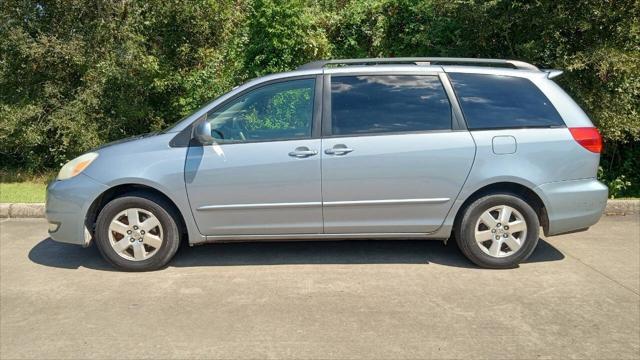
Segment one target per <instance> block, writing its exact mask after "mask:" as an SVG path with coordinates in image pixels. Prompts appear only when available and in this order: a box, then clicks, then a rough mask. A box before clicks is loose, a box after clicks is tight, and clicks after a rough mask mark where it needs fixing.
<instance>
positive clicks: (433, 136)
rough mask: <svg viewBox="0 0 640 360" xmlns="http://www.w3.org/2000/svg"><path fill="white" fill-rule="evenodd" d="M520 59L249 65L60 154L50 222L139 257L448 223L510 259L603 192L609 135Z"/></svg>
mask: <svg viewBox="0 0 640 360" xmlns="http://www.w3.org/2000/svg"><path fill="white" fill-rule="evenodd" d="M560 73H561V71H557V70H539V69H538V68H537V67H535V66H533V65H531V64H527V63H524V62H521V61H513V60H493V59H461V58H394V59H348V60H328V61H316V62H312V63H309V64H306V65H303V66H302V67H300V68H298V69H297V70H296V71H293V72H287V73H280V74H273V75H269V76H265V77H261V78H258V79H255V80H252V81H250V82H248V83H246V84H244V85H242V86H240V87H238V88H235V89H234V90H233V91H231V92H229V93H227V94H225V95H223V96H221V97H220V98H218V99H216V100H214V101H213V102H211V103H209V104H207V105H205V106H204V107H202V108H201V109H200V110H198V111H196V112H195V113H193V114H192V115H190V116H188V117H186V118H185V119H183V120H181V121H179V122H178V123H177V124H175V125H174V126H172V127H170V128H169V129H167V130H165V131H162V132H159V133H154V134H147V135H141V136H137V137H134V138H130V139H125V140H121V141H118V142H115V143H111V144H107V145H105V146H103V147H101V148H98V149H95V150H93V151H91V152H89V153H86V154H84V155H81V156H79V157H78V158H76V159H74V160H71V161H70V162H69V163H67V164H66V165H64V166H63V167H62V169H61V170H60V173H59V175H58V178H57V180H56V181H54V182H52V183H51V184H50V185H49V187H48V190H47V206H46V215H47V219H48V221H49V233H50V236H51V238H53V239H54V240H57V241H61V242H67V243H73V244H78V245H83V246H88V245H89V244H90V243H91V242H92V240H93V241H94V242H95V243H96V245H97V246H98V248H99V250H100V252H101V254H102V255H103V256H104V258H105V259H106V260H107V261H109V262H110V263H111V264H113V265H114V266H116V267H118V268H120V269H125V270H132V271H144V270H153V269H158V268H161V267H163V266H165V265H166V264H167V263H169V261H170V260H171V258H172V257H173V256H174V254H175V253H176V251H177V249H178V246H179V244H180V242H181V241H188V243H189V244H190V245H196V244H204V243H215V242H229V241H264V240H269V241H271V240H315V239H440V240H446V239H449V238H455V240H456V241H457V243H458V245H459V247H460V249H461V251H462V252H463V253H464V254H465V255H466V256H467V257H468V258H469V259H470V260H471V261H472V262H474V263H475V264H477V265H479V266H482V267H488V268H508V267H514V266H517V264H519V263H520V262H522V261H523V260H525V259H526V258H527V257H528V256H529V255H530V254H531V253H532V252H533V250H534V249H535V247H536V244H537V242H538V237H539V232H540V227H542V229H543V230H544V234H545V235H546V236H551V235H557V234H562V233H567V232H573V231H580V230H585V229H587V228H588V227H589V226H591V225H593V224H595V223H596V222H597V221H598V220H599V218H600V216H601V214H602V212H603V209H604V207H605V205H606V200H607V188H606V187H605V186H604V185H603V184H601V183H600V182H598V181H597V180H596V171H597V168H598V162H599V159H600V151H601V149H602V142H601V138H600V135H599V133H598V130H597V129H596V128H595V127H594V126H593V124H592V123H591V121H590V120H589V118H588V117H587V115H586V114H585V113H584V112H583V111H582V110H581V109H580V107H579V106H578V105H577V104H576V103H575V102H574V101H573V100H572V99H571V98H570V97H569V96H568V95H567V94H566V93H565V92H564V91H563V90H562V89H561V88H560V87H559V86H558V85H557V84H556V83H555V82H554V81H553V80H551V79H552V78H553V77H555V76H558V75H559V74H560Z"/></svg>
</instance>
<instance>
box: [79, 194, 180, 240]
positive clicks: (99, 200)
mask: <svg viewBox="0 0 640 360" xmlns="http://www.w3.org/2000/svg"><path fill="white" fill-rule="evenodd" d="M132 192H142V193H147V194H153V195H155V196H158V197H160V198H162V199H163V200H164V201H166V203H167V204H168V205H169V206H170V207H171V209H170V210H171V211H172V212H173V213H174V214H175V216H176V217H177V219H176V220H177V221H178V224H177V225H178V228H179V229H180V233H181V236H182V237H183V238H187V237H188V236H189V232H188V228H187V225H186V222H185V218H184V215H183V214H182V212H181V211H180V208H179V207H178V206H177V205H176V203H175V202H174V201H173V200H172V199H171V198H170V197H169V196H167V195H166V194H165V193H163V192H162V191H160V190H158V189H156V188H154V187H152V186H149V185H144V184H139V183H125V184H119V185H115V186H112V187H110V188H109V189H107V190H105V191H104V192H102V193H101V194H100V195H98V196H97V197H96V198H95V200H94V201H93V202H92V203H91V205H90V206H89V210H87V214H86V216H85V226H86V227H87V229H89V231H90V232H91V235H92V237H93V236H94V233H95V224H96V220H97V219H98V214H100V211H101V210H102V209H103V208H104V207H105V205H107V204H108V203H109V202H110V201H111V200H113V199H115V198H118V197H120V196H122V195H124V194H127V193H132Z"/></svg>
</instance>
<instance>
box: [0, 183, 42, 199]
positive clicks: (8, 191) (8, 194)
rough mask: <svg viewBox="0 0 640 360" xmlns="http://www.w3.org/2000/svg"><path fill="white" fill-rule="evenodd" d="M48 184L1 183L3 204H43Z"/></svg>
mask: <svg viewBox="0 0 640 360" xmlns="http://www.w3.org/2000/svg"><path fill="white" fill-rule="evenodd" d="M46 189H47V184H46V183H41V182H39V183H35V182H11V183H4V182H3V183H0V202H1V203H41V202H44V197H45V192H46Z"/></svg>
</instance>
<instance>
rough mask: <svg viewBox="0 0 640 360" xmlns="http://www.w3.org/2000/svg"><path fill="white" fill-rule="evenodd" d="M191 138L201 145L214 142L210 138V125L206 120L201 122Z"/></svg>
mask: <svg viewBox="0 0 640 360" xmlns="http://www.w3.org/2000/svg"><path fill="white" fill-rule="evenodd" d="M193 137H194V138H195V139H196V141H198V142H199V143H200V144H202V145H209V144H213V143H214V142H215V139H214V138H213V136H211V124H210V123H209V122H208V121H207V120H206V119H203V120H201V121H200V122H199V123H198V124H197V125H196V128H195V130H194V132H193Z"/></svg>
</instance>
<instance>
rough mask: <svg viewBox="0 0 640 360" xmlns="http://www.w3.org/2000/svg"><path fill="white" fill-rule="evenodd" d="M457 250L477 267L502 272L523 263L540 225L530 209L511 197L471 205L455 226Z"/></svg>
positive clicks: (495, 197) (494, 197) (492, 197)
mask: <svg viewBox="0 0 640 360" xmlns="http://www.w3.org/2000/svg"><path fill="white" fill-rule="evenodd" d="M455 232H456V241H457V242H458V247H459V248H460V250H461V251H462V253H464V255H465V256H466V257H467V258H469V260H471V261H472V262H473V263H475V264H476V265H479V266H482V267H486V268H494V269H503V268H512V267H515V266H517V265H518V264H520V263H521V262H522V261H524V260H526V259H527V258H528V257H529V255H531V253H532V252H533V250H534V249H535V247H536V245H537V244H538V236H539V232H540V223H539V220H538V216H537V214H536V212H535V211H534V210H533V208H532V207H531V206H530V205H529V204H527V202H526V201H524V200H523V199H521V198H519V197H517V196H515V195H511V194H492V195H487V196H484V197H481V198H480V199H478V200H476V201H474V202H473V203H471V204H470V205H469V206H468V207H467V208H466V209H465V211H464V214H463V216H462V218H461V220H460V221H458V223H457V224H456V228H455Z"/></svg>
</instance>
